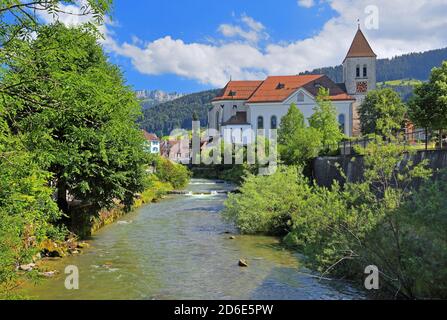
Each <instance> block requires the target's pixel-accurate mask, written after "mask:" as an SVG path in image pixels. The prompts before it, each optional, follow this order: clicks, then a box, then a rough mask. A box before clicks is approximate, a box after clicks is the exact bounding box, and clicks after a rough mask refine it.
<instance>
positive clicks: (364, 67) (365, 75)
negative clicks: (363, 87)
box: [363, 64, 368, 78]
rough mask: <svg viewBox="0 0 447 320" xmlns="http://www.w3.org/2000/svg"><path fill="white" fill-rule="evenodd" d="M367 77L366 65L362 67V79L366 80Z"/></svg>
mask: <svg viewBox="0 0 447 320" xmlns="http://www.w3.org/2000/svg"><path fill="white" fill-rule="evenodd" d="M367 76H368V67H367V66H366V64H365V65H364V66H363V77H364V78H366V77H367Z"/></svg>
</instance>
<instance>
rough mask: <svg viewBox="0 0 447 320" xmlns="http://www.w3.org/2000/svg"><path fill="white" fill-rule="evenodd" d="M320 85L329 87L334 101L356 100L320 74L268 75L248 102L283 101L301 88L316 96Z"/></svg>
mask: <svg viewBox="0 0 447 320" xmlns="http://www.w3.org/2000/svg"><path fill="white" fill-rule="evenodd" d="M320 87H324V88H326V89H329V95H330V100H332V101H340V100H355V99H354V98H352V97H351V96H349V95H348V94H347V93H346V91H345V90H343V89H342V88H340V87H339V86H338V85H337V84H336V83H334V82H333V81H332V80H331V79H329V78H328V77H327V76H325V75H321V74H320V75H296V76H272V77H268V78H267V79H266V80H265V81H264V82H263V83H262V84H261V85H260V86H259V88H258V89H257V90H256V92H255V93H254V94H253V95H252V96H251V97H250V99H248V101H247V103H269V102H283V101H285V100H286V99H287V98H289V97H290V96H291V95H292V94H294V93H295V92H296V91H297V90H298V89H301V88H303V89H305V90H306V91H307V92H309V93H310V94H311V95H313V96H314V97H316V96H317V95H318V90H319V88H320Z"/></svg>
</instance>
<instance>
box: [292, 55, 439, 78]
mask: <svg viewBox="0 0 447 320" xmlns="http://www.w3.org/2000/svg"><path fill="white" fill-rule="evenodd" d="M444 60H447V48H444V49H437V50H431V51H426V52H422V53H409V54H405V55H402V56H398V57H394V58H392V59H379V60H377V81H378V82H385V81H391V80H398V79H416V80H422V81H425V80H428V78H429V76H430V71H431V69H433V68H434V67H439V66H440V65H441V63H442V61H444ZM301 74H325V75H327V76H328V77H329V78H331V79H332V80H333V81H335V82H338V83H340V82H343V67H342V66H341V65H340V66H336V67H326V68H319V69H315V70H312V71H306V72H303V73H301Z"/></svg>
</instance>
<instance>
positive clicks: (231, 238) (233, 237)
mask: <svg viewBox="0 0 447 320" xmlns="http://www.w3.org/2000/svg"><path fill="white" fill-rule="evenodd" d="M228 239H230V240H235V239H236V237H235V236H231V237H229V238H228Z"/></svg>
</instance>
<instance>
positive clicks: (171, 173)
mask: <svg viewBox="0 0 447 320" xmlns="http://www.w3.org/2000/svg"><path fill="white" fill-rule="evenodd" d="M155 175H156V176H157V178H158V179H159V180H160V181H161V182H168V183H170V184H171V185H172V187H173V188H174V189H182V188H184V187H186V186H187V185H188V183H189V180H190V179H191V172H190V171H189V170H188V168H186V167H185V166H183V165H180V164H176V163H173V162H172V161H170V160H168V159H165V158H163V157H158V158H157V159H156V160H155Z"/></svg>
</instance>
